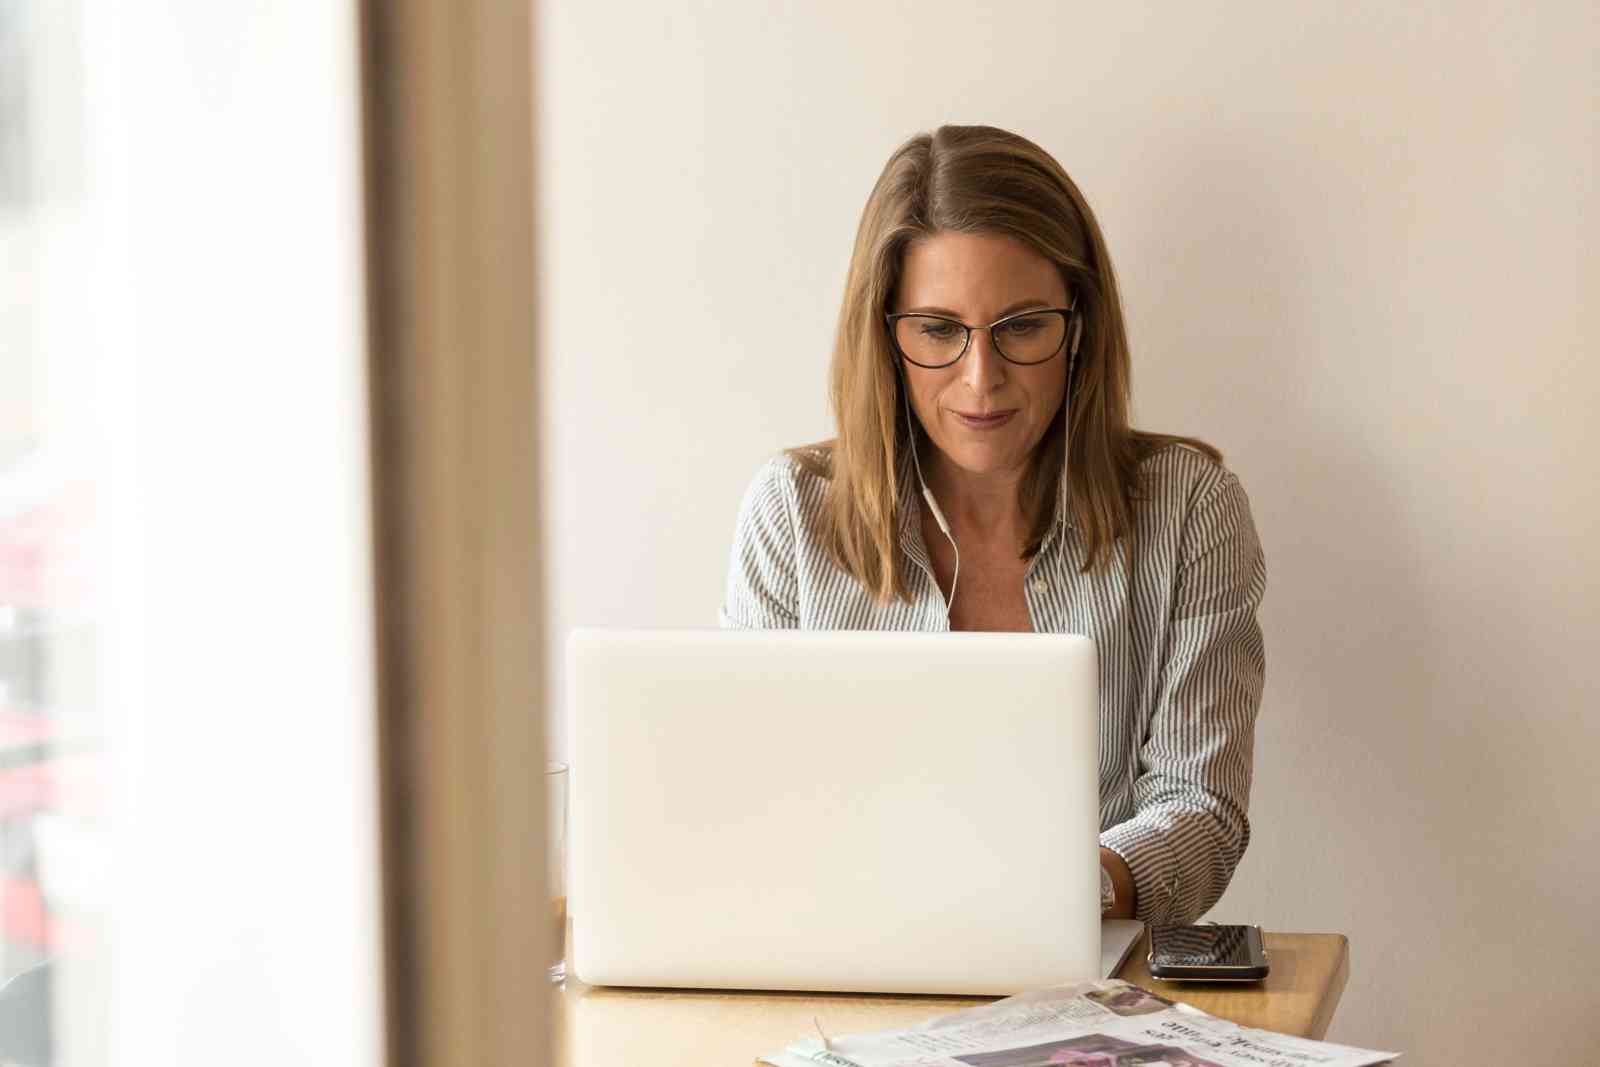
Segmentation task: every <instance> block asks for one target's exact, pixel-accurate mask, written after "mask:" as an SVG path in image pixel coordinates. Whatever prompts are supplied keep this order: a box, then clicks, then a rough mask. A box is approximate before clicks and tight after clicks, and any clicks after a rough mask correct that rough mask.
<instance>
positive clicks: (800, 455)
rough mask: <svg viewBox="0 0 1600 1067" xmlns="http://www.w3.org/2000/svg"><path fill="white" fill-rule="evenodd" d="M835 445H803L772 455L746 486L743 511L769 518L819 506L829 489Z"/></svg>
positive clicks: (805, 510) (747, 515) (769, 519)
mask: <svg viewBox="0 0 1600 1067" xmlns="http://www.w3.org/2000/svg"><path fill="white" fill-rule="evenodd" d="M832 462H833V449H832V448H831V447H830V445H829V444H821V445H803V446H800V447H798V448H789V449H785V450H784V451H782V452H779V453H778V454H776V455H774V456H770V457H768V458H767V459H766V460H765V461H764V462H763V463H762V464H761V466H760V467H758V468H757V469H756V472H755V476H754V477H752V478H751V479H750V484H749V486H748V487H747V488H746V489H745V494H744V504H743V507H742V508H741V511H742V512H743V513H744V514H745V516H746V517H747V518H750V519H762V518H765V519H766V520H768V521H771V520H772V519H774V518H776V517H777V516H780V515H784V516H787V513H789V512H790V511H791V509H792V510H793V511H796V512H800V513H801V514H804V513H806V512H809V511H810V510H812V509H813V508H815V506H816V503H817V502H818V501H820V500H821V498H822V495H823V493H824V492H825V491H826V489H827V483H828V481H829V478H830V474H831V471H832Z"/></svg>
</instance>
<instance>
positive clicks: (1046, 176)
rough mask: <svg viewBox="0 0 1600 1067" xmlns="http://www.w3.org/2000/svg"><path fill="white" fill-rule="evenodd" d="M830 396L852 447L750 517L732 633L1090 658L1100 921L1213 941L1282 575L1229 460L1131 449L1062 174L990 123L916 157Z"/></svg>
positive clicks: (948, 131)
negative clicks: (1090, 648) (979, 645)
mask: <svg viewBox="0 0 1600 1067" xmlns="http://www.w3.org/2000/svg"><path fill="white" fill-rule="evenodd" d="M831 378H832V383H831V384H832V388H831V393H832V400H833V408H834V413H835V418H836V422H837V426H838V436H837V437H836V438H835V439H834V440H832V441H830V442H826V443H824V444H821V445H815V446H811V447H808V448H799V449H794V450H791V451H790V452H789V453H787V454H786V455H784V456H782V457H780V458H778V459H775V460H773V461H772V462H770V463H768V464H767V465H766V466H765V467H764V468H763V469H762V470H761V471H760V473H759V474H758V475H757V476H756V479H755V481H754V483H753V484H752V485H751V486H750V489H749V491H748V492H747V493H746V495H745V499H744V503H743V505H742V507H741V509H740V513H739V520H738V528H737V533H736V536H735V544H734V548H733V558H732V563H731V565H730V568H729V575H728V588H727V596H726V599H725V602H724V605H723V610H722V622H723V625H724V626H733V627H744V628H757V629H773V628H802V629H818V630H834V629H846V630H849V629H860V630H891V629H892V630H928V631H942V630H1011V631H1029V630H1033V631H1040V632H1054V633H1080V634H1087V635H1089V636H1090V637H1092V638H1094V640H1095V643H1096V645H1097V647H1098V649H1099V655H1100V747H1101V751H1100V813H1101V834H1100V862H1101V868H1102V875H1101V885H1102V892H1101V897H1102V900H1101V903H1102V911H1103V912H1104V913H1105V914H1107V915H1109V916H1114V917H1129V916H1136V917H1137V918H1139V919H1142V920H1144V921H1145V922H1147V923H1186V922H1192V921H1193V920H1194V919H1196V918H1198V917H1199V916H1200V915H1201V914H1202V913H1204V912H1205V911H1206V910H1207V909H1208V908H1210V907H1211V906H1212V905H1213V904H1214V903H1216V901H1217V899H1218V898H1219V897H1220V896H1221V895H1222V891H1223V890H1224V889H1225V888H1227V884H1228V879H1229V878H1230V877H1231V876H1232V874H1233V871H1234V868H1235V867H1236V866H1237V865H1238V863H1239V858H1240V857H1241V856H1242V855H1243V854H1244V850H1245V846H1246V844H1248V842H1249V839H1250V826H1249V822H1248V820H1247V819H1246V814H1245V813H1246V808H1247V804H1248V800H1249V793H1250V773H1251V749H1252V741H1253V735H1254V729H1255V717H1256V710H1257V708H1258V706H1259V704H1260V700H1261V688H1262V681H1263V675H1264V657H1263V650H1262V641H1261V631H1260V628H1259V627H1258V625H1257V623H1256V607H1257V605H1258V604H1259V603H1260V601H1261V596H1262V592H1263V590H1264V588H1265V583H1266V572H1265V567H1264V563H1263V559H1262V553H1261V547H1260V544H1259V542H1258V541H1257V538H1256V531H1255V527H1254V525H1253V523H1252V521H1251V518H1250V508H1249V503H1248V501H1247V500H1246V498H1245V494H1244V490H1243V489H1242V488H1241V487H1240V485H1239V482H1238V479H1237V478H1235V477H1234V476H1233V475H1232V474H1231V473H1230V472H1228V471H1227V470H1226V469H1225V468H1224V467H1223V466H1222V463H1221V456H1220V455H1219V454H1218V452H1217V451H1216V450H1215V449H1214V448H1212V447H1210V446H1209V445H1206V444H1204V443H1202V442H1199V441H1195V440H1191V439H1187V438H1182V437H1172V436H1168V435H1164V434H1152V433H1143V432H1139V431H1136V430H1133V429H1131V428H1130V427H1129V425H1128V392H1129V357H1128V341H1127V335H1126V331H1125V329H1124V326H1123V320H1122V309H1121V304H1120V299H1119V297H1118V295H1117V286H1116V281H1115V278H1114V277H1113V274H1112V270H1111V260H1110V257H1109V256H1108V255H1107V252H1106V248H1105V242H1104V240H1103V239H1102V237H1101V235H1100V229H1099V226H1098V224H1097V223H1096V222H1095V220H1094V216H1093V214H1092V213H1091V212H1090V211H1089V206H1088V204H1087V203H1086V202H1085V201H1084V199H1083V196H1082V195H1081V194H1080V193H1079V192H1078V189H1077V187H1076V186H1075V185H1074V184H1073V183H1072V180H1071V179H1070V178H1068V177H1067V174H1066V172H1065V171H1064V170H1062V168H1061V166H1060V164H1058V163H1057V162H1056V161H1055V160H1054V159H1052V158H1051V157H1050V156H1049V155H1048V154H1047V153H1046V152H1044V151H1043V150H1042V149H1040V148H1039V147H1038V146H1036V145H1034V144H1032V143H1031V142H1029V141H1027V140H1025V139H1023V138H1021V137H1018V136H1016V135H1014V134H1010V133H1007V132H1005V131H1003V130H996V129H992V128H988V127H958V126H945V127H942V128H940V129H939V130H937V131H935V132H934V133H933V134H931V135H922V136H919V137H915V138H913V139H912V140H910V141H908V142H907V143H906V144H905V145H903V146H901V148H900V149H899V150H898V151H896V152H895V153H894V155H893V156H892V157H890V159H889V162H888V165H887V166H886V167H885V168H884V170H883V173H882V175H880V177H879V178H878V182H877V185H876V186H875V187H874V188H873V190H872V195H871V197H870V198H869V199H868V201H867V206H866V210H865V211H864V212H863V214H862V218H861V225H860V228H859V230H858V231H857V234H856V243H855V250H854V253H853V255H852V257H851V262H850V272H849V278H848V281H847V282H846V285H845V297H844V305H843V309H842V310H841V313H840V317H839V330H838V338H837V341H836V344H835V348H834V354H833V365H832V371H831Z"/></svg>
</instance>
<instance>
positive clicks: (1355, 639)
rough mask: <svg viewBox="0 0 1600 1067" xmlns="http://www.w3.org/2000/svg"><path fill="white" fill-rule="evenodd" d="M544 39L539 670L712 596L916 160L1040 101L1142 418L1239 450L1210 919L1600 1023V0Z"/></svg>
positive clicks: (1440, 1021) (1501, 1021)
mask: <svg viewBox="0 0 1600 1067" xmlns="http://www.w3.org/2000/svg"><path fill="white" fill-rule="evenodd" d="M542 35H543V37H542V56H541V60H540V75H541V78H542V84H541V94H542V101H541V105H542V107H543V108H544V114H543V116H542V118H541V124H542V125H541V136H542V137H543V139H544V143H543V146H542V149H543V154H544V172H543V174H542V176H541V182H542V187H541V197H542V200H543V203H544V207H545V215H544V217H543V219H542V226H541V230H542V236H543V238H544V240H545V245H544V249H543V256H544V263H543V267H544V278H545V284H544V288H543V291H542V292H541V294H540V297H541V300H543V301H544V304H543V308H544V311H545V316H544V325H545V328H546V329H547V331H548V332H547V336H546V345H545V348H544V351H545V352H546V353H547V354H548V356H549V360H548V363H547V368H548V370H547V383H546V384H547V389H546V395H545V409H544V410H545V416H546V423H545V428H546V433H547V441H548V445H549V447H548V448H547V450H546V453H545V455H546V462H547V464H548V469H547V471H546V472H545V476H546V484H547V485H548V486H550V487H551V489H550V491H551V493H552V497H551V499H550V500H549V501H548V503H547V511H548V514H549V515H550V517H551V521H552V523H553V525H554V529H553V530H552V532H551V538H550V540H549V542H548V544H549V548H550V554H549V566H550V568H551V574H550V581H551V585H550V588H551V591H552V604H553V607H554V611H555V617H554V619H553V620H552V623H553V625H552V626H551V627H550V631H549V632H550V634H551V635H552V638H551V647H550V653H551V655H552V657H553V663H554V664H555V665H556V666H557V675H558V677H557V690H556V692H555V693H554V694H553V700H554V701H559V699H560V696H561V692H560V688H559V685H560V681H559V664H560V657H559V643H560V641H561V640H562V637H563V635H564V634H565V632H566V631H567V630H568V629H570V628H571V627H573V626H577V625H650V626H666V625H710V624H712V623H713V621H714V617H715V611H716V608H717V605H718V602H719V599H720V593H721V587H722V580H723V574H724V567H725V564H726V552H727V549H728V541H729V536H730V534H731V527H732V522H733V515H734V509H735V507H736V505H737V503H738V499H739V494H740V492H741V490H742V489H743V487H744V485H745V482H746V481H747V479H748V478H749V477H750V475H751V474H752V473H753V472H754V470H755V468H756V466H757V465H758V464H759V463H760V462H761V461H762V460H763V458H765V457H766V456H767V455H769V454H770V453H772V452H774V451H776V450H778V449H780V448H782V447H784V446H786V445H790V444H795V443H799V442H801V441H805V440H810V439H817V438H821V437H824V436H827V435H828V433H829V425H830V423H829V416H828V412H827V409H826V401H825V393H824V380H823V378H824V368H825V366H826V361H827V356H828V348H829V344H830V341H831V335H832V329H833V323H834V318H835V315H836V313H837V308H838V300H839V296H840V290H841V285H842V281H843V276H844V270H845V265H846V262H847V257H848V252H849V245H850V240H851V237H852V235H853V233H854V229H855V225H856V221H857V217H858V215H859V212H860V210H861V207H862V204H863V203H864V201H865V198H866V196H867V193H868V191H869V189H870V187H871V183H872V181H873V179H874V177H875V176H876V174H877V172H878V170H879V168H880V167H881V166H882V164H883V161H884V160H885V158H886V157H887V156H888V154H889V152H890V151H891V150H892V149H893V148H894V147H895V145H897V144H898V143H899V142H900V141H901V140H903V139H904V138H905V137H906V136H908V135H910V134H911V133H913V132H916V131H918V130H922V129H926V128H931V127H933V126H935V125H937V124H939V123H941V122H946V121H955V122H986V123H992V124H995V125H1000V126H1005V127H1008V128H1011V129H1013V130H1016V131H1018V132H1020V133H1023V134H1025V135H1027V136H1029V137H1031V138H1033V139H1034V140H1036V141H1038V142H1040V143H1041V144H1043V145H1044V146H1045V147H1046V148H1047V149H1049V150H1050V151H1052V152H1053V153H1055V154H1056V156H1057V158H1059V159H1060V160H1061V162H1062V163H1063V164H1064V165H1065V166H1066V168H1067V169H1068V171H1070V172H1071V173H1072V174H1073V175H1074V177H1075V178H1076V179H1077V180H1078V182H1079V183H1080V185H1081V186H1082V188H1083V189H1084V191H1085V193H1086V194H1087V196H1088V197H1089V200H1090V202H1091V204H1092V205H1093V206H1094V207H1095V209H1096V211H1097V213H1098V214H1099V217H1100V220H1101V222H1102V224H1103V226H1104V228H1105V231H1106V235H1107V239H1108V241H1109V243H1110V247H1111V251H1112V255H1113V258H1114V260H1115V262H1116V265H1117V267H1118V269H1119V271H1120V273H1121V277H1122V280H1123V283H1124V294H1125V299H1126V302H1127V310H1128V314H1129V320H1130V323H1131V331H1132V339H1133V344H1134V350H1135V393H1136V414H1137V417H1138V422H1139V424H1140V425H1142V426H1145V427H1148V428H1152V429H1161V430H1169V431H1179V432H1186V433H1193V434H1197V435H1200V436H1203V437H1205V438H1208V439H1210V440H1211V441H1213V442H1214V443H1216V444H1217V445H1219V446H1220V447H1221V448H1222V449H1223V450H1224V452H1225V453H1226V454H1227V457H1228V460H1229V463H1230V465H1231V466H1232V467H1233V468H1234V469H1235V470H1236V471H1237V472H1238V473H1239V474H1240V476H1241V478H1242V479H1243V481H1244V484H1245V486H1246V487H1247V489H1248V490H1249V492H1250V495H1251V499H1252V502H1253V504H1254V508H1255V513H1256V519H1257V522H1258V525H1259V526H1260V529H1261V533H1262V536H1263V539H1264V541H1265V544H1266V551H1267V560H1268V576H1269V582H1268V594H1267V601H1266V605H1265V607H1264V609H1263V620H1262V621H1263V625H1264V627H1265V630H1266V633H1267V642H1268V643H1267V649H1268V684H1267V692H1266V698H1265V703H1264V706H1263V712H1262V718H1261V724H1260V729H1259V734H1258V741H1259V743H1258V749H1257V762H1256V766H1257V776H1256V785H1255V793H1254V797H1253V801H1254V803H1253V810H1252V816H1253V821H1254V829H1255V838H1254V841H1253V843H1252V845H1251V847H1250V851H1249V853H1248V855H1247V856H1246V857H1245V860H1244V863H1243V865H1242V866H1241V867H1240V869H1239V872H1238V874H1237V876H1236V878H1235V880H1234V884H1233V887H1232V888H1231V889H1230V890H1229V892H1228V895H1227V896H1226V897H1225V898H1224V899H1223V901H1222V903H1221V904H1220V905H1219V906H1218V908H1217V909H1216V910H1215V911H1214V912H1213V917H1215V918H1218V919H1222V920H1229V919H1232V920H1248V921H1259V922H1261V923H1263V924H1264V925H1266V926H1267V927H1269V928H1272V929H1279V930H1338V931H1343V932H1345V933H1347V934H1349V935H1350V938H1351V943H1352V959H1353V963H1352V970H1351V978H1350V984H1349V988H1348V990H1347V992H1346V994H1345V997H1344V1000H1343V1003H1342V1005H1341V1007H1340V1010H1339V1014H1338V1016H1337V1018H1336V1020H1335V1022H1334V1026H1333V1029H1332V1031H1331V1033H1330V1036H1331V1037H1332V1038H1334V1039H1336V1040H1344V1041H1348V1042H1351V1043H1357V1044H1370V1045H1374V1046H1377V1047H1390V1048H1398V1049H1402V1050H1405V1051H1406V1052H1408V1053H1409V1054H1411V1056H1410V1059H1411V1060H1412V1061H1413V1062H1425V1063H1446V1062H1457V1058H1458V1057H1459V1058H1460V1060H1459V1061H1460V1062H1468V1061H1471V1060H1472V1059H1474V1058H1475V1057H1473V1056H1472V1055H1470V1054H1469V1052H1468V1051H1467V1050H1468V1049H1470V1048H1471V1047H1472V1046H1473V1044H1474V1043H1475V1042H1477V1041H1481V1040H1486V1039H1492V1042H1493V1047H1494V1048H1495V1049H1497V1050H1504V1049H1508V1048H1513V1047H1514V1048H1515V1049H1516V1050H1517V1051H1516V1055H1517V1056H1519V1057H1521V1056H1524V1055H1526V1056H1528V1057H1529V1058H1530V1059H1533V1058H1538V1056H1543V1057H1545V1058H1546V1059H1548V1060H1550V1061H1552V1062H1577V1061H1579V1060H1582V1059H1585V1058H1586V1057H1585V1055H1584V1054H1587V1055H1588V1056H1596V1055H1600V1020H1597V1019H1596V1017H1595V1015H1594V1013H1593V1011H1592V993H1591V990H1592V988H1593V983H1592V971H1593V963H1594V960H1595V959H1596V958H1597V957H1600V934H1597V932H1596V931H1597V930H1600V921H1597V920H1596V918H1595V914H1594V900H1595V893H1596V889H1595V887H1596V886H1597V885H1600V840H1597V834H1596V830H1595V827H1596V824H1597V822H1600V802H1597V800H1596V795H1595V774H1594V771H1593V759H1594V756H1595V754H1596V753H1597V752H1600V726H1597V722H1600V715H1597V703H1600V702H1597V699H1596V697H1597V685H1596V681H1595V668H1594V656H1593V646H1594V640H1595V636H1596V634H1597V632H1600V627H1597V623H1600V610H1597V607H1596V603H1597V599H1600V588H1597V586H1600V581H1597V578H1600V500H1597V498H1596V492H1595V486H1596V481H1597V479H1596V476H1595V473H1594V469H1593V467H1592V465H1591V463H1592V460H1591V457H1592V456H1593V454H1594V452H1595V450H1596V448H1597V447H1600V432H1597V431H1596V429H1595V428H1594V427H1595V423H1594V419H1593V416H1592V411H1593V409H1594V406H1595V404H1596V401H1597V400H1600V371H1597V369H1596V364H1597V360H1600V352H1597V351H1596V349H1597V342H1600V330H1597V325H1596V313H1595V311H1594V310H1593V305H1592V304H1591V303H1589V302H1588V301H1586V299H1585V298H1586V297H1589V296H1592V294H1595V293H1600V269H1597V267H1596V257H1595V254H1594V252H1593V249H1594V248H1595V247H1596V246H1597V244H1600V222H1597V219H1600V204H1597V198H1596V192H1595V186H1594V170H1595V163H1596V158H1597V144H1596V136H1595V133H1596V124H1597V120H1596V109H1595V103H1594V101H1595V98H1596V81H1595V73H1594V58H1593V57H1594V55H1595V54H1596V50H1597V49H1600V25H1597V16H1596V15H1595V13H1594V11H1593V8H1592V5H1590V4H1589V3H1588V2H1587V0H1572V2H1566V3H1546V4H1542V5H1539V6H1538V7H1537V14H1527V13H1523V12H1521V11H1519V10H1517V9H1516V8H1514V7H1513V6H1511V5H1493V4H1487V3H1457V4H1449V5H1379V4H1371V5H1351V4H1343V3H1320V4H1277V3H1270V2H1258V0H1249V2H1238V3H1232V4H1221V5H1207V6H1204V7H1202V6H1199V5H1178V4H1170V5H1161V6H1159V7H1142V6H1140V5H1135V4H1115V5H1093V6H1090V5H1074V6H1070V7H1069V6H1067V5H1062V4H1057V3H1053V2H1045V0H1040V2H1035V3H1012V4H999V5H993V6H987V7H986V6H982V5H972V4H966V3H958V2H955V0H929V2H925V3H922V4H917V5H911V4H904V5H892V4H862V3H840V2H829V3H823V4H805V5H771V6H770V8H769V7H763V6H762V5H751V4H739V3H731V2H730V3H726V4H693V5H668V6H667V7H664V8H653V7H647V6H645V5H629V6H620V7H619V6H608V5H603V4H578V3H566V4H559V5H551V6H550V7H549V8H548V9H547V11H546V14H545V17H544V20H543V29H542ZM552 706H555V707H559V706H561V705H560V703H559V702H556V703H552ZM563 743H564V735H562V734H560V733H559V732H558V736H557V737H556V738H555V741H554V744H555V746H556V748H557V749H558V750H559V749H561V748H562V746H563ZM1547 1028H1548V1030H1549V1031H1550V1032H1549V1033H1546V1032H1544V1031H1545V1030H1546V1029H1547ZM1535 1053H1537V1054H1538V1055H1537V1056H1536V1055H1535Z"/></svg>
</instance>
